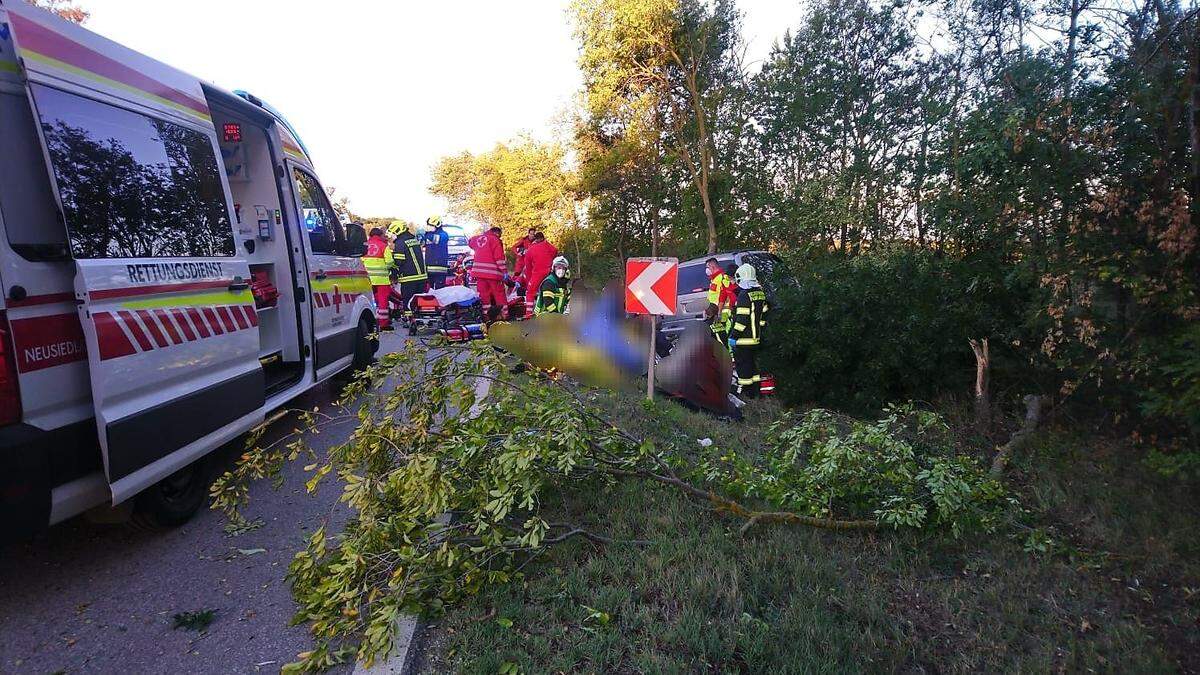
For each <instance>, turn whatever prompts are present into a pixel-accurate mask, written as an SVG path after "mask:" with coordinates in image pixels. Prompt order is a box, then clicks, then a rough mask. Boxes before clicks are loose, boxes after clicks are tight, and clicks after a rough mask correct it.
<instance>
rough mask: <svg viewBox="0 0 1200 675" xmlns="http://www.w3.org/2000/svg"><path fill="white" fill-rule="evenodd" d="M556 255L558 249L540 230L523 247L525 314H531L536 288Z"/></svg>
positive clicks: (539, 285) (548, 272)
mask: <svg viewBox="0 0 1200 675" xmlns="http://www.w3.org/2000/svg"><path fill="white" fill-rule="evenodd" d="M556 257H558V249H557V248H555V247H554V244H551V243H550V242H548V241H546V235H544V234H542V233H541V232H537V233H535V234H534V235H533V242H532V243H531V244H529V247H528V248H526V249H525V266H524V274H525V281H526V284H525V307H526V310H525V311H526V314H532V312H533V306H534V304H535V300H537V294H538V288H539V287H541V285H542V281H543V280H544V279H545V278H546V275H547V274H550V266H551V265H553V264H554V259H555V258H556Z"/></svg>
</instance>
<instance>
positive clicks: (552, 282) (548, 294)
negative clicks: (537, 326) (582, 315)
mask: <svg viewBox="0 0 1200 675" xmlns="http://www.w3.org/2000/svg"><path fill="white" fill-rule="evenodd" d="M570 302H571V265H570V263H568V262H567V259H566V258H565V257H563V256H561V255H560V256H558V257H557V258H555V259H554V261H553V262H552V263H551V264H550V274H547V275H546V278H545V279H543V280H542V285H541V286H539V287H538V294H537V302H536V303H534V305H533V313H534V314H535V315H537V314H565V313H566V311H567V305H568V304H569V303H570Z"/></svg>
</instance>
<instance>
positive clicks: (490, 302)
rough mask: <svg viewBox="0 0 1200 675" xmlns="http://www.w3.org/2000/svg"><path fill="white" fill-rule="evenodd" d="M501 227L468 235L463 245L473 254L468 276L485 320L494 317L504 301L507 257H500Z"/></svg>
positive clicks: (502, 249)
mask: <svg viewBox="0 0 1200 675" xmlns="http://www.w3.org/2000/svg"><path fill="white" fill-rule="evenodd" d="M500 234H501V230H500V228H498V227H493V228H491V229H490V230H486V231H484V233H483V234H480V235H477V236H474V237H471V239H470V241H468V242H467V245H468V246H470V247H471V251H473V252H474V254H475V257H474V260H473V262H472V263H471V276H472V277H474V279H475V290H476V291H478V292H479V302H480V303H482V304H483V314H484V316H485V317H487V320H488V321H495V320H496V319H497V318H499V317H500V312H502V311H503V310H504V307H505V306H507V305H508V297H507V294H505V292H504V279H505V278H506V277H507V276H508V261H507V260H505V259H504V244H503V243H501V241H500Z"/></svg>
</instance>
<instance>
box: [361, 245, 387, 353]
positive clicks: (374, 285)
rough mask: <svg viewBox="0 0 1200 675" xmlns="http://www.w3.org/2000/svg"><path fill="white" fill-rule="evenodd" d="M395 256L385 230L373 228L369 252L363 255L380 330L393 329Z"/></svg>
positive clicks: (368, 247)
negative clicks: (391, 307)
mask: <svg viewBox="0 0 1200 675" xmlns="http://www.w3.org/2000/svg"><path fill="white" fill-rule="evenodd" d="M393 261H394V258H393V256H392V249H391V247H390V246H388V240H387V239H386V238H385V237H384V236H383V230H381V229H380V228H378V227H373V228H371V236H370V237H368V238H367V252H366V253H365V254H364V255H363V266H365V267H366V268H367V275H368V276H370V278H371V289H372V290H373V291H374V294H375V321H376V322H378V324H379V329H380V330H391V329H392V317H391V313H390V312H389V311H388V299H389V298H390V297H391V295H392V279H391V273H392V264H393Z"/></svg>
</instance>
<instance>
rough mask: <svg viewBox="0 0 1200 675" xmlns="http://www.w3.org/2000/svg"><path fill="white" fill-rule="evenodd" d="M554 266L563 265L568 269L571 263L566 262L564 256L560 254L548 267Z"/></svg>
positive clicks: (552, 267)
mask: <svg viewBox="0 0 1200 675" xmlns="http://www.w3.org/2000/svg"><path fill="white" fill-rule="evenodd" d="M555 267H565V268H567V269H568V270H569V269H571V263H569V262H567V257H566V256H562V255H560V256H558V257H557V258H555V259H554V260H553V261H552V262H551V263H550V269H554V268H555Z"/></svg>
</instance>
